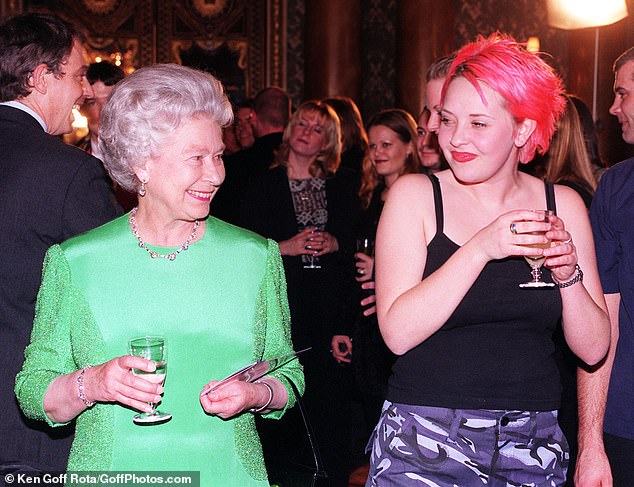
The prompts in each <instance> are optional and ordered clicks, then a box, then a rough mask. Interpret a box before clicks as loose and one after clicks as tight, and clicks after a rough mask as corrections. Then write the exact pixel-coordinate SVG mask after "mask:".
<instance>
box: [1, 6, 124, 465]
mask: <svg viewBox="0 0 634 487" xmlns="http://www.w3.org/2000/svg"><path fill="white" fill-rule="evenodd" d="M81 39H82V37H81V34H80V33H79V31H77V30H75V29H74V28H73V27H72V26H70V25H68V24H67V23H66V22H63V21H62V20H60V19H59V18H57V17H53V16H50V15H42V14H24V15H19V16H16V17H13V18H10V19H8V20H6V21H4V22H3V23H2V24H0V80H1V82H0V154H1V155H2V156H1V157H0V195H1V196H0V249H2V254H3V255H2V258H0V411H2V412H1V420H0V443H1V446H0V474H3V477H4V474H6V473H9V472H13V473H20V472H53V471H60V470H62V471H63V470H65V468H66V460H67V458H68V451H69V448H70V441H71V434H72V428H68V427H60V428H49V427H46V426H37V425H34V424H31V423H30V422H28V421H27V420H26V419H25V418H24V417H23V416H22V414H21V412H20V410H19V407H18V405H17V402H16V400H15V396H14V392H13V387H14V383H15V376H16V374H17V373H18V371H19V370H20V368H21V366H22V362H23V359H24V349H25V347H26V345H27V344H28V343H29V337H30V333H31V328H32V324H33V317H34V309H35V299H36V295H37V291H38V288H39V286H40V279H41V269H42V263H43V260H44V253H45V252H46V249H47V248H48V247H49V246H51V245H52V244H55V243H59V242H62V241H64V240H66V239H67V238H69V237H72V236H73V235H76V234H78V233H81V232H84V231H86V230H89V229H92V228H94V227H96V226H98V225H101V224H103V223H105V222H107V221H108V220H110V219H112V218H114V217H115V216H117V214H118V213H119V212H118V211H117V208H116V206H115V204H114V200H113V195H112V191H111V189H110V187H109V185H108V182H107V179H106V177H105V176H106V175H105V170H104V169H103V166H102V165H101V164H100V162H99V161H98V160H97V159H95V158H94V157H92V156H90V155H88V154H86V153H85V152H84V151H82V150H80V149H78V148H76V147H72V146H69V145H66V144H64V143H63V142H62V141H61V140H60V139H59V138H58V137H56V136H58V135H61V134H64V133H68V132H70V131H71V122H72V114H71V110H72V108H73V105H75V104H76V103H77V102H78V101H79V100H80V99H81V98H82V97H83V96H92V91H91V88H90V85H89V84H88V82H87V81H86V78H85V72H86V67H85V65H84V60H83V51H82V43H81ZM51 347H55V343H51Z"/></svg>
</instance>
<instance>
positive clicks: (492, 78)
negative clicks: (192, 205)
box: [367, 34, 610, 487]
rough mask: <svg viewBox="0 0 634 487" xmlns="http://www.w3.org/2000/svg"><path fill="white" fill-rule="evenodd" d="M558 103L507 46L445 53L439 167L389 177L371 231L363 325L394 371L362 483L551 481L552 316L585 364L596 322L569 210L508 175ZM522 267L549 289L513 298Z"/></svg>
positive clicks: (540, 73)
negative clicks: (443, 163)
mask: <svg viewBox="0 0 634 487" xmlns="http://www.w3.org/2000/svg"><path fill="white" fill-rule="evenodd" d="M564 103H565V100H564V98H563V90H562V86H561V81H560V79H559V78H558V77H557V76H556V74H555V73H554V72H553V70H552V69H551V68H550V67H549V66H548V65H547V64H546V63H544V62H543V61H542V59H541V58H540V57H539V56H537V55H535V54H532V53H529V52H528V51H526V49H525V48H524V47H523V46H522V45H520V44H518V43H516V42H515V41H514V40H513V39H511V38H510V37H507V36H502V35H499V34H495V35H493V36H491V37H489V38H486V39H485V38H482V37H480V38H478V39H477V40H476V41H475V42H473V43H470V44H468V45H466V46H464V47H463V48H462V49H461V50H460V51H459V52H458V53H457V55H456V59H455V60H454V62H453V64H452V65H451V68H450V71H449V75H448V77H447V80H446V81H445V84H444V86H443V97H442V103H441V106H442V109H441V112H440V116H441V126H440V129H439V144H440V147H441V149H442V151H443V153H444V155H445V158H446V159H447V161H448V163H449V166H450V169H448V170H445V171H440V172H438V173H436V174H435V175H429V176H428V175H422V174H410V175H404V176H402V177H400V178H399V179H398V180H397V181H396V182H395V183H394V185H393V186H392V188H391V189H390V193H389V196H388V198H387V201H386V204H385V207H384V210H383V213H382V216H381V221H380V223H379V228H378V235H377V245H376V301H377V315H378V319H379V325H380V328H381V332H382V334H383V337H384V339H385V342H386V344H387V345H388V347H389V348H390V349H391V350H392V351H393V352H394V353H396V354H397V355H399V357H398V358H397V361H396V363H395V365H394V367H393V369H392V375H391V377H390V380H389V386H388V394H387V401H386V402H385V404H384V406H383V413H382V415H381V418H380V420H379V424H378V426H377V428H376V429H375V432H374V435H373V438H372V440H371V445H372V447H373V451H372V456H371V467H370V476H369V479H368V484H367V485H380V486H381V487H385V486H388V487H389V486H395V485H406V484H407V485H409V483H411V482H415V481H419V482H422V483H423V484H424V485H438V486H454V485H464V486H467V485H481V484H494V485H498V484H499V485H525V484H528V485H549V486H553V485H562V484H563V483H564V482H565V478H566V468H567V464H568V446H567V443H566V439H565V437H564V436H563V434H562V432H561V429H560V428H559V425H558V424H557V409H558V407H559V398H560V386H559V376H558V372H557V367H556V364H555V362H554V359H553V357H552V355H553V350H554V345H553V342H552V338H551V335H552V332H553V330H554V329H555V327H556V325H557V322H558V320H559V319H560V318H561V319H562V321H563V327H564V332H565V336H566V340H567V342H568V344H569V346H570V348H571V350H572V351H573V352H574V353H575V354H576V355H577V356H578V357H579V358H580V359H581V360H583V361H584V362H586V363H588V364H590V365H592V364H596V363H597V362H599V361H600V360H601V359H602V358H603V356H604V355H605V353H606V351H607V349H608V344H609V336H610V332H609V322H608V318H607V314H606V311H605V303H604V300H603V296H602V291H601V285H600V283H599V279H598V275H597V269H596V262H595V256H594V248H593V242H592V233H591V229H590V224H589V221H588V214H587V210H586V208H585V206H584V204H583V202H582V201H581V198H580V197H579V196H578V195H577V193H576V192H575V191H574V190H571V189H570V188H567V187H563V186H556V185H555V186H554V187H553V186H552V185H546V184H545V183H544V182H543V181H541V180H539V179H537V178H535V177H532V176H530V175H527V174H525V173H523V172H520V171H519V169H518V166H519V164H521V163H525V162H528V161H530V160H531V159H532V158H533V155H534V154H535V152H536V151H538V152H544V151H545V150H547V149H548V145H549V142H550V139H551V137H552V135H553V132H554V130H555V122H556V120H557V119H558V117H559V116H560V114H561V112H562V110H563V107H564ZM546 209H550V210H552V211H553V212H554V214H553V215H552V216H545V215H546V212H544V211H543V210H546ZM573 238H574V240H573ZM531 246H532V247H531ZM524 256H527V257H531V256H532V257H533V258H535V259H537V260H540V259H543V260H544V264H543V265H544V270H543V274H544V275H543V281H545V282H547V283H548V284H541V285H540V286H542V287H534V288H528V289H526V288H522V287H519V284H521V283H524V282H525V281H527V280H529V279H528V278H529V275H530V269H529V266H528V265H527V263H526V262H525V260H524ZM527 260H528V259H527ZM582 269H583V271H582Z"/></svg>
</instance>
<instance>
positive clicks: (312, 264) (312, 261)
mask: <svg viewBox="0 0 634 487" xmlns="http://www.w3.org/2000/svg"><path fill="white" fill-rule="evenodd" d="M307 228H316V230H319V227H317V226H316V225H313V224H311V223H310V222H309V223H307V224H306V226H305V227H303V228H302V230H305V229H307ZM305 248H306V250H310V251H311V252H310V254H304V255H303V256H302V261H303V263H304V269H321V264H320V263H319V257H315V251H314V250H313V249H312V248H310V244H307V245H306V247H305Z"/></svg>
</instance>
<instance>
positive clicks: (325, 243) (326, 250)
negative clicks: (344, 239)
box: [309, 230, 339, 257]
mask: <svg viewBox="0 0 634 487" xmlns="http://www.w3.org/2000/svg"><path fill="white" fill-rule="evenodd" d="M309 240H310V241H311V242H310V248H311V249H312V250H314V251H315V252H316V253H315V256H316V257H319V256H320V255H325V254H332V253H333V252H337V251H338V250H339V242H337V238H336V237H335V236H334V235H332V234H330V233H328V232H324V231H321V230H317V231H315V232H313V234H312V235H311V237H310V239H309Z"/></svg>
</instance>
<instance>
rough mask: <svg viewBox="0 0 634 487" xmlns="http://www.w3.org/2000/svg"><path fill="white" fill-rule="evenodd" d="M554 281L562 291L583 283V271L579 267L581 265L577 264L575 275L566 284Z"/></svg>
mask: <svg viewBox="0 0 634 487" xmlns="http://www.w3.org/2000/svg"><path fill="white" fill-rule="evenodd" d="M553 281H555V284H556V285H557V287H558V288H560V289H561V288H564V287H568V286H572V285H573V284H577V283H578V282H582V281H583V271H582V270H581V267H579V264H577V265H575V275H574V276H573V278H572V279H570V280H569V281H566V282H557V280H556V279H554V278H553Z"/></svg>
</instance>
